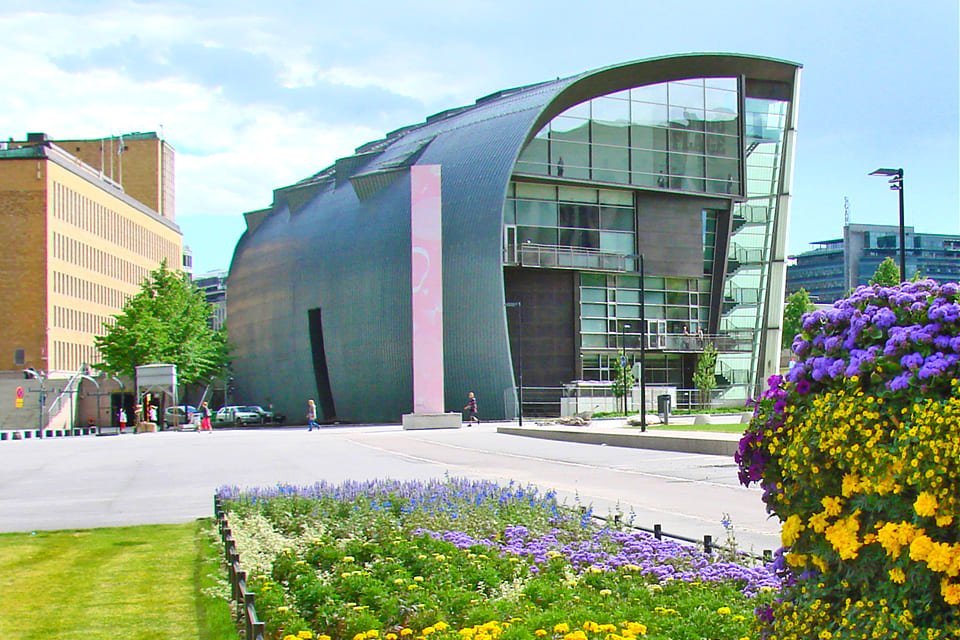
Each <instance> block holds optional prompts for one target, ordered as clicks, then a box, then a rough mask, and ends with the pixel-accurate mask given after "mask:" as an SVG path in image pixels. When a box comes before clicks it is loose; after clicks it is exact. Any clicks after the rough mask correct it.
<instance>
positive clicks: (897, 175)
mask: <svg viewBox="0 0 960 640" xmlns="http://www.w3.org/2000/svg"><path fill="white" fill-rule="evenodd" d="M870 175H871V176H886V177H888V178H890V181H889V182H890V190H891V191H899V192H900V281H901V282H903V281H905V280H906V279H907V248H906V247H907V234H906V230H905V229H904V226H903V169H902V168H900V169H877V170H876V171H872V172H871V173H870Z"/></svg>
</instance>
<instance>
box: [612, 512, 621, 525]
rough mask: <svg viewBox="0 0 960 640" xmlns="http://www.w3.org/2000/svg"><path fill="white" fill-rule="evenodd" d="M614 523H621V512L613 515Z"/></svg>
mask: <svg viewBox="0 0 960 640" xmlns="http://www.w3.org/2000/svg"><path fill="white" fill-rule="evenodd" d="M613 524H616V525H619V524H620V514H619V513H617V514H614V516H613Z"/></svg>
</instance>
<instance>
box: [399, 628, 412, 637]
mask: <svg viewBox="0 0 960 640" xmlns="http://www.w3.org/2000/svg"><path fill="white" fill-rule="evenodd" d="M412 635H413V629H400V637H401V638H406V637H407V636H412Z"/></svg>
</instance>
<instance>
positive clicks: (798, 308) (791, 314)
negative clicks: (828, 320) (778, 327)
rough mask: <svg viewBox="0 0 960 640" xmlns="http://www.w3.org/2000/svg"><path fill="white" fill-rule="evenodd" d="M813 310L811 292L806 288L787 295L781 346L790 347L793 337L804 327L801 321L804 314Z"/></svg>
mask: <svg viewBox="0 0 960 640" xmlns="http://www.w3.org/2000/svg"><path fill="white" fill-rule="evenodd" d="M810 311H813V305H812V304H811V303H810V294H809V293H807V290H806V289H800V290H799V291H794V292H793V293H791V294H790V295H789V296H787V303H786V304H785V305H783V335H782V336H781V339H780V347H781V348H783V349H789V348H790V345H792V344H793V339H794V338H795V337H797V334H798V333H800V330H801V329H802V328H803V323H802V322H801V321H800V320H801V318H803V314H805V313H808V312H810Z"/></svg>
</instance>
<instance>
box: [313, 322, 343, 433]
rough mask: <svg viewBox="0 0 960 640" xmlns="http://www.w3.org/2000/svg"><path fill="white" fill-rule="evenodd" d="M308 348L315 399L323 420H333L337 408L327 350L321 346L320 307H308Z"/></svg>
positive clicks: (321, 325) (321, 323)
mask: <svg viewBox="0 0 960 640" xmlns="http://www.w3.org/2000/svg"><path fill="white" fill-rule="evenodd" d="M307 313H308V314H309V319H310V348H311V350H312V351H313V375H314V376H315V377H316V381H317V401H318V403H319V404H320V412H321V413H322V414H323V419H324V420H325V421H328V422H329V421H332V420H335V419H336V417H337V408H336V406H335V405H334V403H333V391H331V389H330V373H329V371H328V370H327V352H326V350H325V349H324V347H323V320H322V316H321V313H320V309H319V308H317V309H310V310H309V311H308V312H307Z"/></svg>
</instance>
